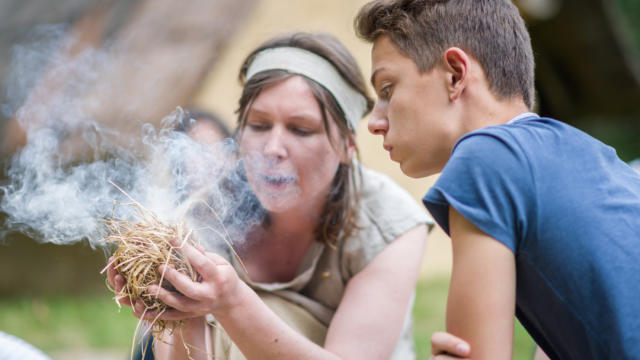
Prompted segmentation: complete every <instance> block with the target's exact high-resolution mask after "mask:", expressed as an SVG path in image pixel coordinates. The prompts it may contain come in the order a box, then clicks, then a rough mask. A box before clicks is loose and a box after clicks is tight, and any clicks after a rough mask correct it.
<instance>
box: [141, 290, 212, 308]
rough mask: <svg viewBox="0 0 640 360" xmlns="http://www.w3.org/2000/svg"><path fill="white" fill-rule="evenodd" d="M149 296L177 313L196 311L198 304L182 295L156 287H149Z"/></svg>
mask: <svg viewBox="0 0 640 360" xmlns="http://www.w3.org/2000/svg"><path fill="white" fill-rule="evenodd" d="M148 291H149V294H151V295H153V296H157V298H158V299H159V300H160V301H162V302H163V303H165V304H166V305H167V306H169V307H171V308H174V309H176V310H177V311H179V312H183V313H191V312H195V311H197V310H198V308H199V306H198V304H199V303H198V302H197V301H194V300H192V299H189V298H188V297H186V296H183V295H182V294H179V293H176V292H173V291H169V290H167V289H165V288H162V287H160V286H157V285H151V286H149V290H148Z"/></svg>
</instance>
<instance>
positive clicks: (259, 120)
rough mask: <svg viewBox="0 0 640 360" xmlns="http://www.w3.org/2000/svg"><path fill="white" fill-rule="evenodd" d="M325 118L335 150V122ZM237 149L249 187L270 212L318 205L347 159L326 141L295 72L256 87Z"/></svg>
mask: <svg viewBox="0 0 640 360" xmlns="http://www.w3.org/2000/svg"><path fill="white" fill-rule="evenodd" d="M327 117H328V123H329V129H330V136H331V138H332V139H333V143H334V144H336V145H338V146H336V148H340V149H341V148H342V146H340V140H339V136H338V127H337V126H336V124H335V123H334V122H333V120H332V119H331V118H330V117H329V115H327ZM240 150H241V153H242V156H243V160H244V162H245V166H246V169H247V176H248V179H249V182H250V184H251V187H252V189H253V191H254V192H255V193H256V195H257V197H258V199H259V200H260V202H261V204H262V206H264V208H265V209H267V210H269V211H271V212H274V213H278V212H284V211H290V210H296V209H304V208H309V207H311V208H314V205H315V206H321V204H323V203H324V201H325V199H326V197H327V194H328V191H329V189H330V187H331V183H332V180H333V178H334V175H335V174H336V170H337V169H338V165H339V164H340V162H342V161H345V160H346V159H347V155H346V154H342V151H338V150H336V149H335V148H334V147H333V146H332V145H331V142H330V141H329V136H327V132H326V131H325V128H324V124H323V121H322V113H321V110H320V106H319V105H318V103H317V101H316V99H315V97H314V96H313V92H312V90H311V87H310V86H309V84H308V83H307V82H306V80H305V79H303V78H302V77H300V76H292V77H289V78H287V79H285V80H283V81H281V82H278V83H276V84H274V85H272V86H269V87H266V88H264V89H262V91H261V92H260V95H258V97H257V98H256V99H255V100H254V102H253V104H252V106H251V108H250V109H249V110H248V113H247V121H246V125H245V126H244V128H243V129H242V132H241V134H240Z"/></svg>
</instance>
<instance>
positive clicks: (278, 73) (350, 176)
mask: <svg viewBox="0 0 640 360" xmlns="http://www.w3.org/2000/svg"><path fill="white" fill-rule="evenodd" d="M278 47H295V48H300V49H303V50H307V51H310V52H312V53H314V54H316V55H319V56H320V57H322V58H324V59H325V60H327V61H329V62H330V63H331V64H332V65H333V67H335V69H336V70H337V71H338V72H339V73H340V75H341V76H342V78H343V79H344V80H345V81H346V82H347V83H348V84H349V85H350V86H351V87H353V88H354V89H355V90H357V91H358V93H360V94H361V95H362V96H363V97H364V98H365V99H366V102H367V106H366V113H368V112H369V111H371V108H372V106H373V100H372V99H371V98H370V97H369V96H368V94H367V88H366V83H365V80H364V78H363V76H362V72H361V71H360V68H359V67H358V64H357V63H356V61H355V59H354V58H353V56H352V55H351V54H350V53H349V51H348V50H347V49H346V48H345V47H344V45H342V43H340V41H339V40H338V39H337V38H335V37H334V36H332V35H330V34H326V33H317V34H311V33H292V34H286V35H282V36H279V37H276V38H273V39H271V40H269V41H267V42H265V43H263V44H262V45H260V46H259V47H258V48H256V49H255V50H254V51H252V52H251V53H250V54H249V55H248V56H247V58H246V59H245V61H244V62H243V64H242V67H241V68H240V74H239V80H240V82H241V84H242V85H243V90H242V95H241V97H240V100H239V108H238V111H237V112H238V129H237V131H238V132H241V131H242V129H243V128H244V126H245V125H246V121H247V113H248V110H249V108H250V107H251V105H252V103H253V101H254V100H255V99H256V98H257V97H258V95H260V92H261V91H262V90H263V89H264V88H266V87H268V86H271V85H273V84H276V83H278V82H281V81H283V80H285V79H288V78H289V77H291V76H296V74H295V73H289V72H286V71H283V70H267V71H263V72H259V73H257V74H255V75H254V76H252V77H251V78H250V79H248V80H247V79H246V74H247V70H248V69H249V66H250V65H251V63H252V61H253V60H254V59H255V57H256V55H257V54H258V53H260V52H261V51H263V50H266V49H271V48H278ZM303 79H305V80H306V81H307V83H308V84H309V86H310V87H311V90H312V92H313V95H314V97H315V98H316V100H317V102H318V105H319V106H320V110H321V112H322V119H323V124H324V129H325V131H326V133H327V137H328V138H329V141H330V142H331V145H332V146H333V147H334V148H335V149H336V150H338V147H342V149H341V150H342V151H343V152H345V153H346V151H347V148H348V146H349V144H353V146H355V138H354V130H352V129H351V128H350V127H349V125H348V121H347V119H346V116H345V113H344V112H343V110H342V109H341V108H340V106H339V105H338V103H337V102H336V99H335V98H334V96H333V95H332V94H331V93H329V92H328V91H327V90H326V89H325V88H324V87H323V86H322V85H320V84H318V83H316V82H315V81H313V80H310V79H308V78H306V77H303ZM327 113H328V114H329V115H330V118H331V119H333V120H334V122H335V124H336V125H337V128H338V132H339V134H338V135H339V138H340V144H335V143H334V141H333V140H332V136H331V134H330V128H329V123H328V121H329V117H327ZM366 113H365V114H362V116H364V115H366ZM357 153H358V152H357V148H356V156H357ZM359 171H360V170H359V168H358V166H357V165H356V163H354V162H353V161H349V162H346V163H341V164H340V165H339V167H338V170H337V171H336V174H335V177H334V178H333V183H332V185H331V188H330V191H329V194H328V196H327V201H326V205H325V207H324V210H323V214H322V216H321V219H320V222H319V224H318V226H317V227H316V229H315V230H314V233H315V234H314V235H315V238H316V240H318V241H321V242H324V243H326V244H330V245H332V244H335V243H336V242H337V240H338V236H339V235H340V234H341V232H342V234H343V236H345V237H347V236H349V235H350V234H352V233H353V231H355V230H356V229H357V224H356V214H357V209H358V206H359V201H358V196H357V193H358V190H359V181H357V179H359V178H360V176H359V174H357V173H359Z"/></svg>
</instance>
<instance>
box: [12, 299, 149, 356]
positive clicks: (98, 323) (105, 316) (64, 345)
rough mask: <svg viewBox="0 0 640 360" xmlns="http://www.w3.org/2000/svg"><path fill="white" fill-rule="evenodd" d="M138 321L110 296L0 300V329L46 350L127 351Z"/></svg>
mask: <svg viewBox="0 0 640 360" xmlns="http://www.w3.org/2000/svg"><path fill="white" fill-rule="evenodd" d="M137 323H138V321H137V319H136V318H135V317H133V315H131V310H130V309H128V308H124V307H123V308H122V310H120V311H119V310H118V306H117V305H116V303H115V302H114V301H113V299H112V297H111V296H110V295H109V294H107V293H105V295H104V296H98V295H90V296H82V297H69V296H56V297H47V298H40V299H38V298H12V299H7V298H4V299H0V329H1V330H2V331H4V332H6V333H9V334H11V335H14V336H17V337H19V338H22V339H24V340H25V341H27V342H29V343H31V344H32V345H34V346H36V347H37V348H39V349H41V350H43V351H45V352H50V351H59V350H69V349H122V353H123V354H124V355H126V354H128V353H129V350H130V347H131V341H132V338H133V333H134V330H135V327H136V325H137Z"/></svg>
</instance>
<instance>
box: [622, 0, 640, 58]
mask: <svg viewBox="0 0 640 360" xmlns="http://www.w3.org/2000/svg"><path fill="white" fill-rule="evenodd" d="M618 4H619V5H620V10H621V11H620V13H621V14H622V15H623V17H624V20H625V21H624V25H625V26H626V27H627V28H628V29H629V33H630V34H631V38H632V39H631V40H632V41H633V42H634V44H635V47H636V50H637V52H638V53H640V22H639V21H638V20H639V19H640V1H639V0H618Z"/></svg>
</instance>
